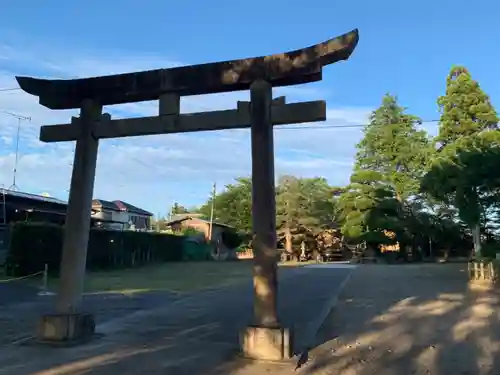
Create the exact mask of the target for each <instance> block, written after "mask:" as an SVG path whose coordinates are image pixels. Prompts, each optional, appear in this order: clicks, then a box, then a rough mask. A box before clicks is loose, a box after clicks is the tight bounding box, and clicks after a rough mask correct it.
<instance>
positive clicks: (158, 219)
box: [156, 212, 160, 232]
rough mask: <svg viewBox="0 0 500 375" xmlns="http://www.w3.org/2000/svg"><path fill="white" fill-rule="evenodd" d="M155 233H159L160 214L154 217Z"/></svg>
mask: <svg viewBox="0 0 500 375" xmlns="http://www.w3.org/2000/svg"><path fill="white" fill-rule="evenodd" d="M156 231H157V232H159V231H160V213H159V212H158V216H157V217H156Z"/></svg>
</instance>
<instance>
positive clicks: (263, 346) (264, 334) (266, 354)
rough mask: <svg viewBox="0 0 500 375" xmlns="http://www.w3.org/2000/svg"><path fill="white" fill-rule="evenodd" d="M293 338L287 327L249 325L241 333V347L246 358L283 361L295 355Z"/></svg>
mask: <svg viewBox="0 0 500 375" xmlns="http://www.w3.org/2000/svg"><path fill="white" fill-rule="evenodd" d="M292 338H293V336H292V332H291V331H290V330H289V329H287V328H283V327H276V328H269V327H257V326H249V327H247V328H246V329H245V330H244V331H243V332H241V334H240V347H241V350H242V354H243V356H244V357H246V358H250V359H257V360H267V361H282V360H286V359H290V358H292V356H293V350H292V342H293V340H292Z"/></svg>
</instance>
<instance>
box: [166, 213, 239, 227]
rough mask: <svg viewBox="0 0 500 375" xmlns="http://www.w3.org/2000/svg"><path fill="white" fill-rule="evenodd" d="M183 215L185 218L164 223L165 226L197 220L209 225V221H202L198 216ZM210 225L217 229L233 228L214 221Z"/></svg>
mask: <svg viewBox="0 0 500 375" xmlns="http://www.w3.org/2000/svg"><path fill="white" fill-rule="evenodd" d="M183 215H185V216H184V217H182V218H177V219H174V220H170V221H168V222H167V223H166V225H167V226H171V225H174V224H178V223H182V222H183V221H186V220H198V221H201V222H204V223H206V224H210V221H209V220H205V219H202V218H201V217H199V216H201V215H199V214H183ZM212 225H214V226H218V227H223V228H233V227H232V226H230V225H227V224H222V223H217V222H215V221H214V222H212Z"/></svg>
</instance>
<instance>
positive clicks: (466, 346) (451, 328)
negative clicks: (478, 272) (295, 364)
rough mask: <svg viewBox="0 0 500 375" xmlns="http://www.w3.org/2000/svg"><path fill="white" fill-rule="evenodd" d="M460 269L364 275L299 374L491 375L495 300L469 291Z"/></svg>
mask: <svg viewBox="0 0 500 375" xmlns="http://www.w3.org/2000/svg"><path fill="white" fill-rule="evenodd" d="M466 267H467V265H466V264H463V265H458V264H454V265H425V266H414V267H406V266H405V267H398V266H392V267H391V266H388V267H384V268H381V267H377V266H368V267H363V269H360V270H359V271H360V272H359V273H357V274H356V275H355V277H353V279H352V280H351V282H350V284H349V286H348V288H346V289H345V291H344V293H343V295H342V298H341V300H340V301H339V304H338V305H337V307H336V309H335V310H334V311H333V312H332V313H331V314H330V316H329V318H328V319H327V321H326V322H325V324H324V326H323V329H322V330H321V335H320V337H318V339H319V340H321V341H323V342H326V343H324V344H323V345H321V346H320V347H318V348H317V349H316V350H315V351H313V352H312V354H313V357H314V359H313V360H312V361H311V363H310V364H309V365H308V366H306V367H305V368H304V370H303V371H304V373H306V374H322V373H332V374H357V375H364V374H378V373H380V374H382V373H383V374H384V375H392V374H394V375H396V374H433V375H447V374H478V375H479V374H480V375H485V374H498V371H499V369H500V352H499V350H500V314H499V313H500V310H499V307H500V303H499V298H498V295H496V294H493V293H489V294H488V293H485V292H482V293H477V292H470V291H468V289H467V286H466V272H465V269H466Z"/></svg>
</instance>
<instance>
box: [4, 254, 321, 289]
mask: <svg viewBox="0 0 500 375" xmlns="http://www.w3.org/2000/svg"><path fill="white" fill-rule="evenodd" d="M252 263H253V262H252V261H251V260H243V261H235V262H179V263H177V262H175V263H161V264H155V265H148V266H144V267H139V268H127V269H121V270H113V271H95V272H88V273H87V275H86V277H85V287H84V292H85V293H125V294H133V293H139V292H146V291H155V290H156V291H161V290H163V291H167V290H168V291H174V292H191V291H196V290H201V289H207V288H214V287H223V286H228V285H234V284H237V283H242V282H245V281H248V280H250V278H251V277H252ZM309 263H314V262H301V263H299V262H286V263H281V264H280V266H286V267H296V266H301V265H305V264H309ZM5 279H9V277H8V276H5V273H3V270H2V269H0V282H2V280H5ZM22 282H23V283H26V284H29V285H32V286H35V287H41V286H42V278H41V277H34V278H28V279H24V280H23V281H22ZM58 283H59V280H58V279H57V278H49V280H48V289H49V290H50V291H57V286H58Z"/></svg>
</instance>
